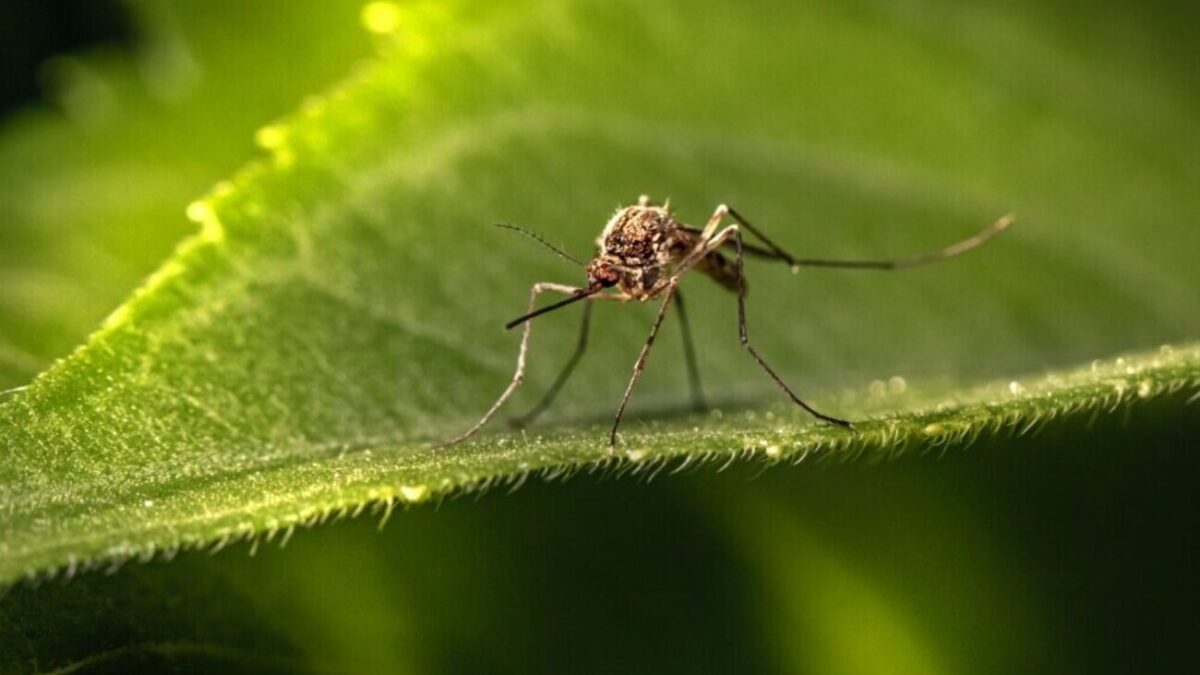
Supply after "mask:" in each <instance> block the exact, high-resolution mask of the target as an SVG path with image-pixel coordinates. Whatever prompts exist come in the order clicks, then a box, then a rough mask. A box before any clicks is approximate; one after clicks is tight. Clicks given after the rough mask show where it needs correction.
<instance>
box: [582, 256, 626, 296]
mask: <svg viewBox="0 0 1200 675" xmlns="http://www.w3.org/2000/svg"><path fill="white" fill-rule="evenodd" d="M587 273H588V288H595V289H597V290H599V289H601V288H612V287H613V286H616V285H617V283H618V282H620V281H621V273H620V272H619V271H618V270H617V268H616V267H615V266H614V265H613V264H612V263H610V262H608V261H607V260H605V259H604V258H596V259H594V260H592V261H591V262H589V263H588V265H587Z"/></svg>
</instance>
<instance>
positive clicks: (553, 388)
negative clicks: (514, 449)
mask: <svg viewBox="0 0 1200 675" xmlns="http://www.w3.org/2000/svg"><path fill="white" fill-rule="evenodd" d="M591 323H592V303H590V302H588V303H585V304H584V305H583V324H582V325H581V326H580V327H579V341H578V342H576V343H575V351H574V352H573V353H572V354H571V358H570V359H568V360H567V363H566V365H565V366H563V369H562V372H560V373H559V374H558V377H557V378H556V379H555V380H554V384H552V385H550V389H548V390H547V391H546V394H545V395H544V396H542V400H541V401H538V404H537V405H535V406H534V407H533V408H532V409H531V410H530V411H529V412H527V413H525V414H524V415H522V416H520V417H518V418H516V419H514V420H513V421H512V424H513V426H515V427H517V428H520V427H524V426H528V425H530V424H532V423H533V421H534V420H536V419H537V418H538V417H539V416H541V414H542V413H543V412H545V411H546V409H547V408H549V407H550V404H551V403H554V399H555V398H556V397H558V392H559V390H560V389H562V388H563V385H564V384H566V383H567V380H568V379H570V377H571V373H573V372H575V366H577V365H579V360H580V359H582V358H583V353H584V352H585V351H586V350H587V344H588V332H589V329H590V328H591Z"/></svg>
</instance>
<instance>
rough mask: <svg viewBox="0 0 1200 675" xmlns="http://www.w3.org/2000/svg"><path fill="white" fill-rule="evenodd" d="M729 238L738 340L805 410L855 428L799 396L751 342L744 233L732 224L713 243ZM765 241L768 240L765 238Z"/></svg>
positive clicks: (781, 387) (824, 419) (841, 425)
mask: <svg viewBox="0 0 1200 675" xmlns="http://www.w3.org/2000/svg"><path fill="white" fill-rule="evenodd" d="M731 213H732V212H731ZM728 239H733V245H734V249H735V250H736V251H737V256H736V261H735V264H734V271H735V273H736V276H737V299H738V340H739V341H740V342H741V343H742V346H743V347H745V348H746V351H748V352H750V355H751V356H753V357H754V360H755V361H757V362H758V365H760V366H762V369H763V370H765V371H766V373H767V375H770V376H771V379H772V380H774V381H775V384H777V385H779V388H780V389H783V391H784V393H786V394H787V395H788V398H790V399H792V402H793V403H795V404H796V405H798V406H800V407H801V408H803V409H804V411H805V412H807V413H808V414H810V415H812V416H813V417H815V418H817V419H819V420H823V421H825V422H829V423H830V424H836V425H838V426H840V427H845V428H847V429H850V430H853V429H854V425H853V424H851V423H850V422H849V421H847V420H844V419H840V418H837V417H832V416H830V415H826V414H825V413H822V412H820V411H818V410H816V409H815V408H813V407H812V406H811V405H809V404H808V403H806V402H805V401H804V399H802V398H800V397H799V396H797V395H796V392H794V391H792V389H791V387H789V386H787V384H786V383H785V382H784V381H783V379H782V378H781V377H779V375H778V374H776V372H775V370H774V369H772V368H771V366H770V365H768V364H767V362H766V361H765V360H764V359H763V357H762V356H760V355H759V353H758V350H756V349H755V348H754V346H753V345H751V344H750V333H749V331H748V330H747V328H746V276H745V270H744V268H743V259H744V256H743V255H742V234H741V232H740V231H739V230H738V227H737V226H736V225H733V226H730V227H728V228H726V229H725V230H724V231H723V232H722V233H721V234H720V235H719V236H718V237H717V239H716V240H714V241H713V244H712V245H713V246H714V247H716V246H720V245H721V244H723V243H724V242H725V241H726V240H728ZM764 241H766V240H765V239H764Z"/></svg>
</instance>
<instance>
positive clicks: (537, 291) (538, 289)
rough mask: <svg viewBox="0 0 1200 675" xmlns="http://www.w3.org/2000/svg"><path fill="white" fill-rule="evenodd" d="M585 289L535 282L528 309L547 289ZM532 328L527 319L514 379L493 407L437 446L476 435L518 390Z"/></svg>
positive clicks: (573, 291)
mask: <svg viewBox="0 0 1200 675" xmlns="http://www.w3.org/2000/svg"><path fill="white" fill-rule="evenodd" d="M583 290H584V289H580V288H575V287H573V286H565V285H563V284H551V283H540V284H534V285H533V287H532V288H530V289H529V305H528V309H527V310H526V311H527V312H529V313H532V312H533V311H534V309H533V308H534V304H535V303H536V302H537V297H538V296H539V295H541V294H542V293H545V292H547V291H549V292H551V293H563V294H564V295H576V294H579V293H581V292H582V291H583ZM585 302H586V299H585ZM532 328H533V323H532V322H529V321H526V322H525V327H524V330H523V332H522V333H521V347H520V349H519V350H518V351H517V370H516V372H514V373H513V377H512V381H511V382H509V383H508V386H507V387H505V389H504V392H503V393H501V394H500V398H498V399H496V402H495V403H493V404H492V407H491V408H488V411H487V412H486V413H484V414H483V417H482V418H480V420H479V421H478V422H476V423H475V425H474V426H472V427H471V428H470V429H467V430H466V431H465V432H463V433H462V434H460V435H458V436H455V437H454V438H451V439H450V440H448V441H444V442H442V443H440V444H438V446H437V447H445V446H448V445H454V444H456V443H461V442H463V441H465V440H467V439H468V438H470V437H471V436H474V435H475V432H477V431H479V430H480V429H482V428H483V426H484V425H485V424H487V423H488V421H489V420H491V419H492V417H493V416H494V415H495V414H496V411H498V410H500V407H501V406H503V405H504V402H505V401H507V400H508V397H509V396H512V394H513V392H514V391H516V390H517V387H519V386H521V382H522V381H524V379H525V354H526V353H527V352H528V350H529V335H530V333H531V331H532Z"/></svg>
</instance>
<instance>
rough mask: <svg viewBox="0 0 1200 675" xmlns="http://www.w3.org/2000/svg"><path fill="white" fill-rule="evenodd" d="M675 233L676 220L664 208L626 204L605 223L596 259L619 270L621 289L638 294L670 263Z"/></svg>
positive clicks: (651, 283)
mask: <svg viewBox="0 0 1200 675" xmlns="http://www.w3.org/2000/svg"><path fill="white" fill-rule="evenodd" d="M675 233H676V223H675V220H674V219H673V218H672V217H671V214H670V212H669V211H668V210H667V209H666V208H664V207H662V206H649V205H636V206H626V207H624V208H622V209H619V210H618V211H617V212H616V213H615V214H613V217H612V218H611V219H609V221H608V223H607V224H606V225H605V226H604V231H603V232H602V233H601V234H600V238H599V239H598V240H597V242H596V243H597V244H598V245H599V247H600V252H599V255H598V256H597V258H596V259H597V260H598V261H604V262H605V263H607V264H608V267H610V268H615V270H617V271H619V273H620V283H621V287H622V289H624V290H625V291H626V292H629V293H632V294H635V295H638V294H640V293H641V292H643V291H645V290H648V289H649V288H650V287H651V286H653V284H654V282H655V281H656V280H657V279H658V278H659V276H660V273H661V271H662V269H663V268H664V267H665V266H666V265H667V264H669V263H670V262H671V259H672V246H673V244H674V243H675V237H676V234H675Z"/></svg>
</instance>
